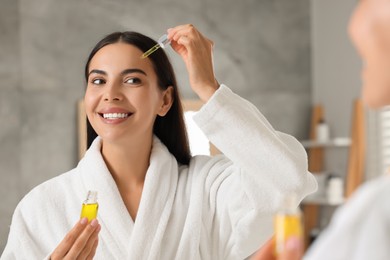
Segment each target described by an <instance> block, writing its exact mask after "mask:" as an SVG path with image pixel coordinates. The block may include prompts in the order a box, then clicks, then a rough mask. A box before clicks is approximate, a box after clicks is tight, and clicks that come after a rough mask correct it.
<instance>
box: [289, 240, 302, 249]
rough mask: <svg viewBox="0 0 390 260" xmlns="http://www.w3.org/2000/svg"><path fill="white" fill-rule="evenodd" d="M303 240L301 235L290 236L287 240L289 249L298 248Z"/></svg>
mask: <svg viewBox="0 0 390 260" xmlns="http://www.w3.org/2000/svg"><path fill="white" fill-rule="evenodd" d="M301 244H302V241H301V239H300V238H299V237H290V238H289V239H288V240H287V242H286V249H287V250H297V249H299V248H300V247H301Z"/></svg>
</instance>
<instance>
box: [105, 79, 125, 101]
mask: <svg viewBox="0 0 390 260" xmlns="http://www.w3.org/2000/svg"><path fill="white" fill-rule="evenodd" d="M121 100H123V93H122V91H121V87H120V85H118V84H115V83H114V84H107V86H106V91H105V93H104V101H107V102H110V101H121Z"/></svg>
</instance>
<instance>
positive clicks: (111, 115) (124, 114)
mask: <svg viewBox="0 0 390 260" xmlns="http://www.w3.org/2000/svg"><path fill="white" fill-rule="evenodd" d="M98 114H99V116H100V117H102V118H103V119H104V120H109V121H123V120H124V119H126V118H128V117H130V116H131V115H132V114H133V113H131V112H129V111H126V110H124V109H122V108H108V109H104V110H102V111H99V112H98Z"/></svg>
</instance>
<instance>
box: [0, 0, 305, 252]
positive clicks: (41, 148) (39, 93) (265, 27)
mask: <svg viewBox="0 0 390 260" xmlns="http://www.w3.org/2000/svg"><path fill="white" fill-rule="evenodd" d="M182 23H193V24H195V25H196V26H197V27H198V28H199V29H200V30H201V31H202V32H203V33H204V34H205V35H207V36H208V37H209V38H211V39H212V40H213V41H214V42H215V69H216V74H217V78H218V80H219V81H220V82H223V83H225V84H227V85H228V86H229V87H230V88H231V89H233V91H235V92H236V93H238V94H240V95H242V96H244V97H246V98H247V99H248V100H250V101H251V102H253V103H254V104H255V105H256V106H257V107H258V108H259V109H260V110H261V111H262V112H263V113H264V114H265V116H267V117H268V118H269V120H270V122H271V123H272V124H273V125H274V126H275V128H277V129H279V130H281V131H284V132H287V133H290V134H292V135H294V136H296V137H297V138H305V137H306V136H307V132H308V131H307V130H308V124H309V116H310V105H311V103H310V102H311V101H310V96H311V93H310V91H311V88H310V81H311V79H310V74H311V72H310V6H309V0H296V1H288V0H243V1H236V0H223V1H222V0H219V1H210V0H209V1H207V0H200V1H189V0H185V1H183V0H170V1H165V2H164V1H159V0H147V1H144V0H142V1H141V0H132V1H126V0H112V1H108V0H67V1H60V0H34V1H30V0H18V1H17V0H0V109H1V110H0V121H1V127H0V197H1V201H2V203H0V252H1V251H2V249H3V248H4V246H5V243H6V239H7V234H8V229H9V225H10V221H11V215H12V212H13V210H14V208H15V206H16V204H17V202H18V201H19V200H20V199H21V198H22V197H23V196H24V195H25V194H26V193H27V192H28V191H29V190H30V189H31V188H33V187H34V186H36V185H37V184H39V183H41V182H43V181H44V180H47V179H49V178H51V177H54V176H56V175H58V174H60V173H62V172H65V171H67V170H69V169H71V168H73V167H74V166H75V165H76V163H77V135H76V133H77V129H76V128H77V126H76V102H77V100H78V99H80V98H81V97H82V96H83V90H84V81H83V66H84V61H85V60H86V57H87V55H88V53H89V51H90V50H91V48H92V47H93V45H94V44H95V43H96V42H97V41H98V40H99V39H100V38H102V37H103V36H104V35H106V34H107V33H110V32H112V31H115V30H135V31H139V32H142V33H144V34H147V35H149V36H151V37H153V38H158V37H159V36H160V35H161V34H162V33H164V32H165V31H166V29H167V28H169V27H173V26H175V25H178V24H182ZM168 53H169V55H170V56H171V58H172V62H173V64H174V67H175V69H176V71H177V75H178V79H179V82H180V84H181V87H182V94H183V96H184V97H185V98H192V97H195V96H194V94H193V93H192V92H191V90H190V88H189V86H188V83H187V76H186V71H185V67H184V64H183V62H182V61H181V60H179V59H178V57H177V56H175V54H174V53H173V52H172V51H171V50H168Z"/></svg>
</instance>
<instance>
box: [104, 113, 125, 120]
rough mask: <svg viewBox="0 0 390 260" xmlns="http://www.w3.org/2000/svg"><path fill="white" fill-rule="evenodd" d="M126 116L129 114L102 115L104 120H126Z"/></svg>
mask: <svg viewBox="0 0 390 260" xmlns="http://www.w3.org/2000/svg"><path fill="white" fill-rule="evenodd" d="M128 116H129V114H127V113H108V114H103V117H104V118H106V119H118V118H126V117H128Z"/></svg>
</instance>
